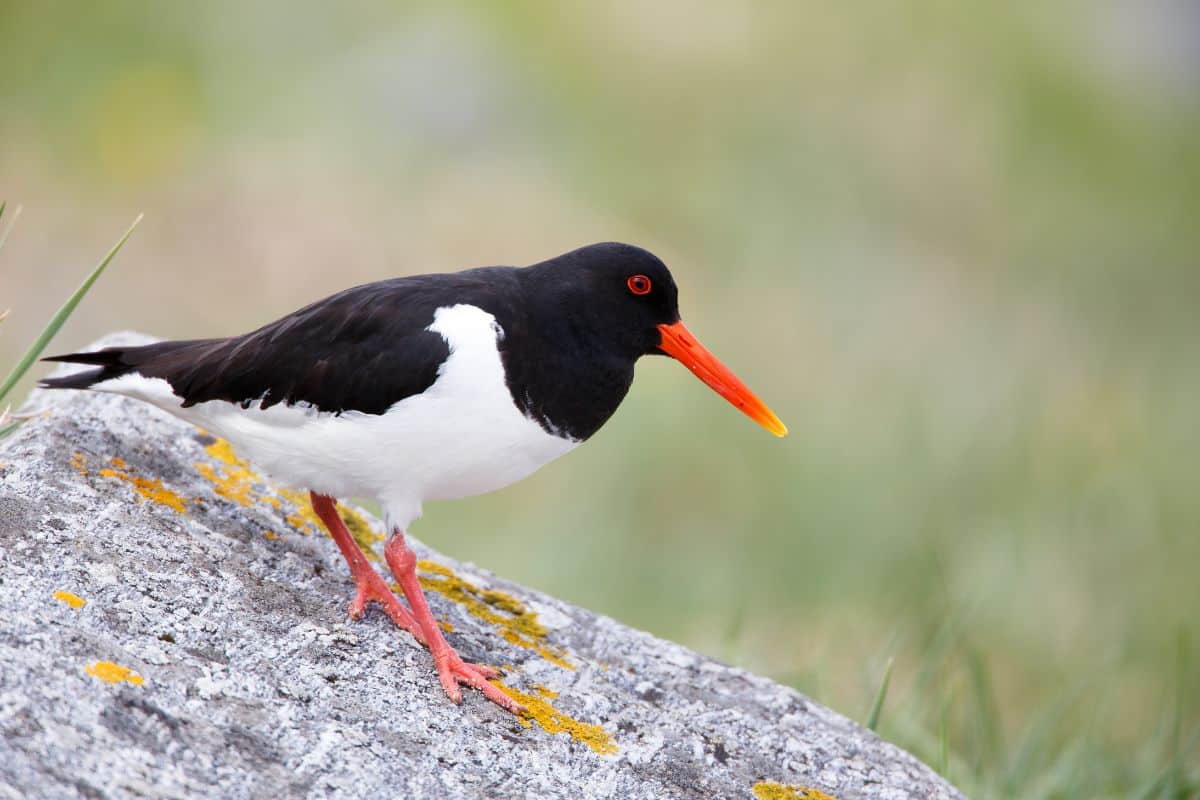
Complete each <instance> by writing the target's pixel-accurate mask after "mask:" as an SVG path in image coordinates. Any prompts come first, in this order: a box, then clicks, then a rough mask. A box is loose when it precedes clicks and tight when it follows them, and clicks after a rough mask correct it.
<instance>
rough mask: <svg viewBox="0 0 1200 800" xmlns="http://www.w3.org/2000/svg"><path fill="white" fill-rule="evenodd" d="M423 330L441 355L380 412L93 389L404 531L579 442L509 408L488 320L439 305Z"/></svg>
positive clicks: (150, 386) (159, 387)
mask: <svg viewBox="0 0 1200 800" xmlns="http://www.w3.org/2000/svg"><path fill="white" fill-rule="evenodd" d="M429 330H431V331H435V332H437V333H439V334H441V335H442V336H443V338H445V340H446V342H447V344H448V346H449V348H450V356H449V358H448V359H447V360H446V361H445V362H444V363H443V364H442V367H441V369H440V370H439V372H438V378H437V380H436V381H435V382H434V383H433V385H432V386H430V387H429V388H428V389H427V390H425V391H424V392H422V393H421V394H418V395H414V396H412V397H408V398H405V399H404V400H401V401H399V402H397V403H396V404H395V405H393V406H392V407H391V408H389V409H388V410H387V412H385V413H384V414H363V413H361V412H356V411H351V412H345V413H343V414H340V415H334V414H332V413H321V412H317V411H316V410H315V409H313V408H311V407H306V406H304V405H302V404H297V405H293V406H285V405H282V404H279V405H274V406H271V407H270V408H268V409H266V410H263V409H260V408H258V407H257V406H251V407H250V408H242V407H241V406H239V405H236V404H234V403H228V402H225V401H223V400H213V401H209V402H206V403H198V404H196V405H194V406H191V407H190V408H182V407H181V402H182V401H181V399H180V398H179V397H177V396H175V395H174V394H173V393H172V392H171V389H170V385H169V384H168V383H167V382H166V381H164V380H162V379H159V378H152V379H151V378H145V377H142V376H140V375H130V376H125V377H122V378H117V379H114V380H111V381H106V382H105V383H103V384H97V385H96V386H95V387H93V388H96V389H99V390H102V391H112V392H118V393H121V394H128V395H130V396H133V397H137V398H139V399H143V400H147V401H149V402H152V403H154V404H155V405H158V406H160V407H161V408H164V409H166V410H167V411H170V412H171V413H173V414H175V415H177V416H179V417H182V418H184V419H186V420H188V421H189V422H193V423H195V424H197V425H200V426H201V427H203V428H206V429H208V430H211V431H212V432H213V433H215V434H217V435H219V436H223V437H225V438H227V439H228V440H229V441H230V442H232V443H233V446H234V448H235V449H236V450H237V451H238V453H239V455H242V456H244V457H245V458H247V459H249V460H250V461H251V462H252V463H253V464H254V465H255V466H257V467H258V468H260V469H262V470H263V471H265V472H267V473H269V474H271V475H273V476H274V477H276V478H278V479H280V480H281V481H283V482H284V483H287V484H290V485H293V486H296V487H298V488H304V489H312V490H315V491H317V492H320V493H322V494H328V495H331V496H333V497H347V496H354V497H373V498H376V499H377V500H379V502H380V503H381V504H382V505H383V508H384V513H385V516H386V517H387V521H388V524H389V525H391V526H393V527H398V528H401V529H403V528H406V527H407V526H408V525H409V524H410V523H411V522H412V521H413V520H414V519H416V518H417V517H419V516H420V515H421V504H422V502H423V501H425V500H445V499H452V498H457V497H467V496H470V495H475V494H483V493H485V492H490V491H493V490H495V489H499V488H501V487H504V486H508V485H509V484H511V483H515V482H516V481H519V480H521V479H522V478H524V477H526V476H528V475H530V474H531V473H533V472H534V471H536V470H537V469H539V468H540V467H542V466H544V465H545V464H547V463H549V462H550V461H553V460H554V459H555V458H558V457H559V456H561V455H563V454H565V453H567V452H569V451H571V450H573V449H574V448H575V447H576V446H578V444H579V442H576V441H573V440H570V439H565V438H561V437H558V436H553V435H551V434H549V433H547V432H546V431H545V430H543V429H542V427H541V426H540V425H538V423H537V422H534V421H533V420H531V419H528V418H527V417H525V416H524V415H523V414H521V412H520V411H519V410H518V409H517V407H516V406H515V405H514V404H513V401H512V397H511V395H510V394H509V390H508V387H507V386H506V385H505V383H504V368H503V365H502V363H501V361H500V353H499V351H498V350H497V347H496V345H497V339H498V337H501V336H503V331H501V330H500V328H499V326H498V325H497V323H496V321H495V318H494V317H493V316H492V315H491V314H488V313H487V312H486V311H483V310H482V309H480V308H477V307H475V306H470V305H457V306H452V307H448V308H441V309H438V311H437V312H436V314H435V315H434V322H433V324H432V325H430V326H429Z"/></svg>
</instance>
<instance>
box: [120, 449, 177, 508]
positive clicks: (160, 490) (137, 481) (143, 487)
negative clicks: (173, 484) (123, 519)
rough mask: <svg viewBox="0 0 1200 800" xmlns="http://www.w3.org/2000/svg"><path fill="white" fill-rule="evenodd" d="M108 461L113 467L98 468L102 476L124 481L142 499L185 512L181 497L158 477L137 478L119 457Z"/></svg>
mask: <svg viewBox="0 0 1200 800" xmlns="http://www.w3.org/2000/svg"><path fill="white" fill-rule="evenodd" d="M110 463H111V464H112V465H113V467H115V469H102V470H100V474H101V475H103V476H104V477H106V478H116V479H117V480H122V481H125V482H126V483H128V484H129V485H130V486H132V487H133V490H134V491H135V492H137V493H138V494H139V495H141V497H142V498H143V499H146V500H152V501H154V502H155V503H159V504H161V505H164V506H167V507H168V508H173V509H175V510H176V511H178V512H179V513H180V514H185V513H187V506H186V505H184V501H183V498H182V497H180V496H179V495H177V494H176V493H175V492H172V491H171V490H170V489H168V488H167V487H165V486H163V482H162V481H161V480H159V479H158V478H139V477H138V476H137V475H133V474H131V473H130V472H128V471H127V470H128V467H129V465H128V464H126V463H125V461H124V460H123V459H120V458H116V457H114V458H112V459H110Z"/></svg>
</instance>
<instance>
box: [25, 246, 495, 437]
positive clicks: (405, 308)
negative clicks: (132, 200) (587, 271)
mask: <svg viewBox="0 0 1200 800" xmlns="http://www.w3.org/2000/svg"><path fill="white" fill-rule="evenodd" d="M484 271H485V270H469V271H467V272H463V273H457V274H450V275H422V276H415V277H408V278H395V279H392V280H388V281H380V282H378V283H372V284H366V285H364V286H357V287H354V288H353V289H347V290H345V291H343V292H340V293H338V294H335V295H333V296H332V297H328V298H326V299H324V300H320V301H318V302H316V303H313V304H312V305H309V306H306V307H305V308H302V309H300V310H299V311H296V312H294V313H292V314H289V315H287V316H286V317H283V318H282V319H279V320H277V321H275V322H272V323H271V324H269V325H266V326H264V327H262V328H259V329H258V330H256V331H253V332H252V333H248V334H245V335H244V336H235V337H232V338H229V339H200V340H191V341H172V342H159V343H156V344H151V345H146V346H143V347H110V348H106V349H104V350H100V351H98V352H95V353H76V354H71V355H65V356H54V357H52V358H47V359H44V360H46V361H67V362H74V363H84V364H96V365H99V366H100V369H97V370H90V371H87V372H84V373H80V374H77V375H70V376H67V377H64V378H48V379H46V380H44V381H42V385H43V386H45V387H48V388H74V389H79V388H86V387H87V386H90V385H92V384H94V383H97V382H100V381H104V380H108V379H110V378H115V377H119V376H121V375H125V374H129V373H133V372H136V373H139V374H141V375H145V376H148V377H154V378H163V379H165V380H166V381H167V382H168V383H170V384H171V387H172V389H173V390H174V392H175V394H177V395H178V396H180V397H182V398H183V401H184V402H183V405H184V406H190V405H194V404H196V403H203V402H206V401H209V400H226V401H228V402H231V403H239V404H241V405H243V406H249V405H251V404H252V403H255V402H256V401H261V407H262V408H269V407H270V406H273V405H275V404H277V403H286V404H288V405H291V404H293V403H311V404H312V405H313V406H315V407H316V408H317V409H318V410H320V411H329V412H334V413H341V412H343V411H361V412H363V413H366V414H382V413H384V412H385V411H386V410H387V409H388V408H389V407H390V406H391V405H392V404H394V403H396V402H398V401H400V400H403V399H404V398H405V397H410V396H412V395H415V394H420V393H421V392H423V391H425V390H426V389H428V388H429V387H430V386H432V385H433V382H434V381H435V380H437V375H438V369H439V368H440V367H441V365H442V363H443V362H445V360H446V358H447V357H448V356H449V354H450V350H449V347H447V345H446V341H445V339H443V338H442V336H441V335H440V334H437V333H434V332H432V331H429V330H426V328H427V327H428V326H429V325H430V324H431V323H432V322H433V317H434V312H435V311H436V310H437V309H438V308H440V307H443V306H448V305H454V304H455V303H461V302H467V303H478V304H480V305H483V304H484V303H482V302H479V301H482V300H486V299H487V297H486V295H493V294H494V292H495V290H496V279H497V278H501V276H500V275H497V274H492V275H490V276H488V277H489V278H490V281H488V280H485V279H483V278H484V276H482V275H480V274H479V273H482V272H484ZM486 271H487V272H492V273H499V272H501V271H508V270H507V269H506V268H488V269H487V270H486ZM505 277H507V276H505ZM502 283H505V281H502Z"/></svg>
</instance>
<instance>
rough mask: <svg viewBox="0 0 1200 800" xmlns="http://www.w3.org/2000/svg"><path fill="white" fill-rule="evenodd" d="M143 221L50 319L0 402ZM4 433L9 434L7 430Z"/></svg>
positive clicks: (5, 386)
mask: <svg viewBox="0 0 1200 800" xmlns="http://www.w3.org/2000/svg"><path fill="white" fill-rule="evenodd" d="M141 221H142V215H141V214H138V216H137V219H135V220H134V221H133V224H132V225H130V226H129V229H128V230H127V231H125V235H123V236H122V237H121V238H120V239H119V240H117V243H116V244H115V245H113V247H112V249H111V250H109V251H108V255H106V256H105V257H104V259H103V260H102V261H101V262H100V263H99V264H97V265H96V267H95V269H93V270H92V271H91V272H90V273H89V274H88V276H87V277H86V278H84V280H83V283H81V284H79V288H78V289H76V290H75V292H74V294H72V295H71V296H70V297H69V298H67V302H65V303H63V305H62V308H60V309H59V310H58V313H56V314H55V315H54V316H53V317H52V318H51V319H50V322H49V323H47V325H46V327H45V328H44V329H42V332H41V334H39V335H38V337H37V339H35V340H34V342H33V344H32V345H30V347H29V349H28V350H26V351H25V355H23V356H22V357H21V360H20V361H18V362H17V365H16V366H15V367H13V370H12V372H10V373H9V375H8V377H7V378H6V379H5V380H4V383H3V385H0V400H3V399H4V397H5V395H7V394H8V393H9V392H10V391H12V388H13V387H14V386H16V385H17V381H19V380H21V378H22V377H24V375H25V373H26V372H28V371H29V368H30V367H31V366H32V365H33V362H34V361H36V360H37V357H38V356H40V355H41V354H42V351H43V350H45V349H46V345H48V344H49V343H50V340H51V339H53V338H54V334H56V333H58V329H59V328H61V327H62V326H63V323H64V322H66V321H67V318H68V317H70V316H71V313H72V312H73V311H74V310H75V307H76V306H78V305H79V301H81V300H82V299H83V297H84V295H86V294H87V293H88V290H89V289H91V288H92V284H94V283H95V282H96V279H97V278H99V277H100V275H101V274H103V272H104V270H105V269H106V268H107V267H108V264H109V262H110V261H112V260H113V257H114V256H116V254H117V252H118V251H119V250H120V249H121V246H122V245H124V244H125V241H126V240H127V239H129V236H130V234H132V233H133V229H134V228H136V227H137V225H138V223H139V222H141ZM4 432H5V433H7V432H8V431H7V429H6V430H5V431H4Z"/></svg>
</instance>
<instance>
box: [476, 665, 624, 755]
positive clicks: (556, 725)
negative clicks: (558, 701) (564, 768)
mask: <svg viewBox="0 0 1200 800" xmlns="http://www.w3.org/2000/svg"><path fill="white" fill-rule="evenodd" d="M490 683H491V684H492V685H493V686H495V687H496V688H497V689H499V690H500V691H502V692H504V693H505V694H506V695H508V696H509V697H511V698H512V699H513V700H516V701H517V702H518V703H520V704H521V705H522V706H524V707H525V713H524V714H522V715H521V716H520V717H518V718H517V719H518V720H519V721H520V723H521V724H522V725H524V726H525V727H526V728H528V727H529V726H530V725H531V724H532V723H534V722H536V723H537V724H538V726H539V727H541V728H542V730H544V731H546V732H547V733H566V734H568V735H570V737H571V738H572V739H575V740H576V741H579V742H583V743H584V744H586V745H587V746H588V747H590V748H592V749H593V750H595V751H596V752H597V753H599V754H600V755H602V756H611V755H616V754H617V751H618V748H617V745H616V743H615V742H613V737H612V734H610V733H609V732H608V731H606V730H604V728H603V727H602V726H600V725H592V724H590V723H587V722H580V721H579V720H577V719H575V718H574V717H570V716H567V715H566V714H564V713H562V712H561V711H559V710H558V709H556V708H555V707H554V706H552V705H550V702H549V699H552V698H554V697H557V696H558V695H557V694H555V693H554V692H551V691H550V690H548V689H546V688H545V687H542V686H539V687H536V688H535V691H536V692H537V694H526V693H524V692H521V691H518V690H516V689H513V688H512V687H511V686H505V685H504V684H503V683H500V681H490Z"/></svg>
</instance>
